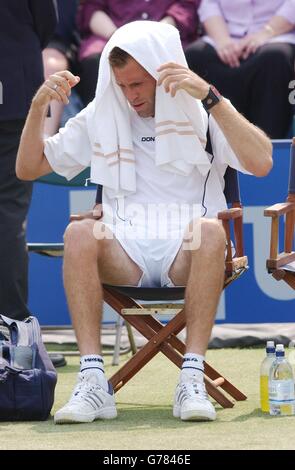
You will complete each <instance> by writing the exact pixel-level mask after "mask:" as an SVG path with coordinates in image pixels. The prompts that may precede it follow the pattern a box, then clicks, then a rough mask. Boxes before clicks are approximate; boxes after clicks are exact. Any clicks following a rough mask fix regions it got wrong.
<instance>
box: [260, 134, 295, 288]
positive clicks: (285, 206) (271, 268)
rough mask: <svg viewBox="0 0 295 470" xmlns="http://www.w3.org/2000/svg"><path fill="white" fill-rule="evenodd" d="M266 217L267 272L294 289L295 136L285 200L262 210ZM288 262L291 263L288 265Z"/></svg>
mask: <svg viewBox="0 0 295 470" xmlns="http://www.w3.org/2000/svg"><path fill="white" fill-rule="evenodd" d="M264 215H265V216H266V217H271V219H272V220H271V238H270V254H269V259H268V260H267V261H266V267H267V270H268V272H269V273H271V274H272V276H273V277H274V278H275V279H276V280H277V281H280V280H283V281H285V282H286V283H287V284H288V285H289V286H290V287H292V288H293V289H294V290H295V251H293V247H294V245H293V243H294V223H295V137H293V140H292V144H291V150H290V171H289V187H288V196H287V199H286V202H283V203H278V204H274V205H273V206H271V207H268V208H267V209H265V211H264ZM280 216H285V231H284V251H283V252H279V219H280ZM290 263H293V269H292V266H290Z"/></svg>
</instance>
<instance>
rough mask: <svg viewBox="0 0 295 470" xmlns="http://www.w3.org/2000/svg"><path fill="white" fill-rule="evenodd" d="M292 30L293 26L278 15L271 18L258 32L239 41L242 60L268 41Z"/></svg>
mask: <svg viewBox="0 0 295 470" xmlns="http://www.w3.org/2000/svg"><path fill="white" fill-rule="evenodd" d="M293 29H294V24H292V23H290V22H289V21H287V20H286V19H285V18H283V17H282V16H279V15H275V16H273V17H272V18H271V19H270V20H269V21H268V22H267V23H266V24H265V25H264V26H263V27H262V28H261V29H260V30H259V31H257V32H256V33H252V34H248V35H247V36H246V37H245V38H244V39H242V41H241V51H242V57H243V59H247V58H248V57H249V55H251V54H254V53H255V52H256V51H257V49H258V48H259V47H260V46H263V45H264V44H266V43H267V42H269V41H270V39H272V38H274V37H276V36H279V35H281V34H285V33H288V32H289V31H292V30H293Z"/></svg>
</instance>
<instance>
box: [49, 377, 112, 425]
mask: <svg viewBox="0 0 295 470" xmlns="http://www.w3.org/2000/svg"><path fill="white" fill-rule="evenodd" d="M116 416H117V410H116V405H115V398H114V392H113V389H112V386H111V384H109V390H108V391H106V390H104V389H103V388H102V387H101V386H100V385H99V379H98V375H97V374H96V373H93V372H92V373H89V372H88V373H87V374H85V373H84V374H83V373H81V372H80V373H79V375H78V383H77V385H76V387H75V388H74V391H73V394H72V396H71V398H70V400H69V401H68V403H67V404H66V405H65V406H63V407H62V408H61V409H60V410H58V411H57V412H56V413H55V415H54V422H55V423H56V424H61V423H91V422H92V421H94V420H95V419H113V418H116Z"/></svg>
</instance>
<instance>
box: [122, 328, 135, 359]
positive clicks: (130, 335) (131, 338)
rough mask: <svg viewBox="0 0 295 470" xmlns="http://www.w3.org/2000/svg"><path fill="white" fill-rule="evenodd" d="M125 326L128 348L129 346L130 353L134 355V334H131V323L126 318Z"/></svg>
mask: <svg viewBox="0 0 295 470" xmlns="http://www.w3.org/2000/svg"><path fill="white" fill-rule="evenodd" d="M125 326H126V328H127V333H128V338H129V343H130V348H131V351H132V354H133V356H134V354H136V353H137V346H136V343H135V339H134V334H133V331H132V328H131V325H130V324H129V322H128V321H127V320H125Z"/></svg>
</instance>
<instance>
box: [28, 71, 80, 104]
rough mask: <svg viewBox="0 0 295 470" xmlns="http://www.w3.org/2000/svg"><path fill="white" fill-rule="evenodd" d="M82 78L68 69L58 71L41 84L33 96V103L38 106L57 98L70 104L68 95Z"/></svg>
mask: <svg viewBox="0 0 295 470" xmlns="http://www.w3.org/2000/svg"><path fill="white" fill-rule="evenodd" d="M79 81H80V78H79V77H77V76H75V75H73V74H72V73H71V72H69V71H68V70H64V71H62V72H56V73H55V74H54V75H50V77H49V78H48V79H47V80H46V81H45V82H44V83H43V85H41V87H40V88H39V90H38V91H37V93H36V95H35V96H34V98H33V104H35V105H36V104H37V105H38V106H41V107H42V106H46V105H48V104H49V103H50V101H52V100H56V101H58V102H60V103H63V104H68V103H69V99H68V97H69V96H70V94H71V88H73V87H74V86H76V85H77V83H79Z"/></svg>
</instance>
